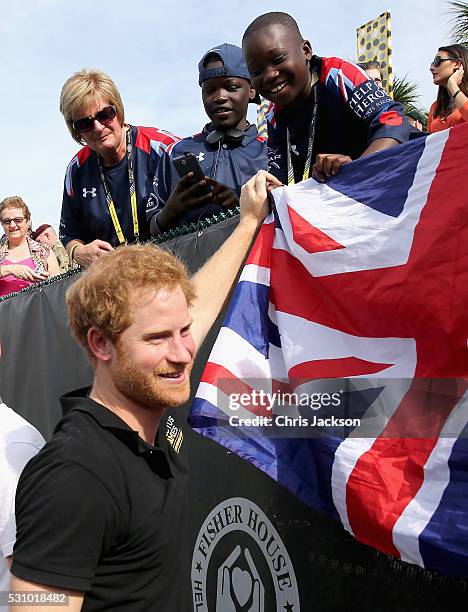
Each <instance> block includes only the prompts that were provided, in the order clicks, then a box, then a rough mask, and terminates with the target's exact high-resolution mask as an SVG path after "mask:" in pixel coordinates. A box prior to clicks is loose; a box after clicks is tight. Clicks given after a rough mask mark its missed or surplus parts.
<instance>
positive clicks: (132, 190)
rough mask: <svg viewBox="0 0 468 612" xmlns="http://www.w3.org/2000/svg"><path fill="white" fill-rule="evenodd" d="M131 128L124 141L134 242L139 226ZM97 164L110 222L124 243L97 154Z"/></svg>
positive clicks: (138, 232) (137, 235) (138, 233)
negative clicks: (125, 144)
mask: <svg viewBox="0 0 468 612" xmlns="http://www.w3.org/2000/svg"><path fill="white" fill-rule="evenodd" d="M131 132H132V128H131V127H129V129H128V130H127V133H126V135H125V138H126V143H127V166H128V181H129V183H130V203H131V206H132V219H133V235H134V236H135V240H136V242H138V238H139V235H140V231H139V227H138V211H137V201H136V190H135V174H134V171H133V145H132V136H131ZM98 166H99V172H100V174H101V181H102V184H103V186H104V191H105V194H106V202H107V208H108V209H109V214H110V217H111V219H112V223H113V224H114V229H115V233H116V234H117V238H118V239H119V243H120V245H124V244H126V242H127V241H126V240H125V238H124V235H123V232H122V228H121V227H120V221H119V218H118V216H117V211H116V210H115V205H114V201H113V199H112V196H111V193H110V189H109V185H108V182H107V178H106V175H105V174H104V170H103V168H102V164H101V160H100V159H99V156H98Z"/></svg>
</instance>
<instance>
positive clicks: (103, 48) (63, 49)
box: [0, 0, 450, 228]
mask: <svg viewBox="0 0 468 612" xmlns="http://www.w3.org/2000/svg"><path fill="white" fill-rule="evenodd" d="M275 10H281V11H285V12H288V13H290V14H291V15H292V16H293V17H294V18H295V19H296V20H297V22H298V24H299V27H300V29H301V31H302V34H303V36H304V38H306V39H308V40H310V42H311V44H312V48H313V50H314V52H315V53H317V55H322V56H331V55H334V56H337V57H342V58H344V59H347V60H353V61H354V60H355V58H356V32H355V31H356V28H357V27H359V26H360V25H362V24H363V23H366V22H367V21H369V20H371V19H373V18H374V17H377V16H378V15H379V14H380V13H382V12H384V11H385V10H390V12H391V16H392V44H393V69H394V72H395V73H396V75H397V76H404V75H407V76H408V78H409V79H410V80H411V81H413V82H415V83H417V84H418V86H419V91H420V93H421V98H420V105H421V106H422V107H423V108H426V109H428V108H429V106H430V104H431V103H432V101H433V100H434V99H435V97H436V93H437V90H436V87H435V86H434V85H433V84H432V80H431V76H430V73H429V63H430V60H431V59H432V58H433V57H434V55H435V53H436V51H437V48H438V47H439V46H440V45H442V44H446V43H448V42H449V41H450V37H449V31H450V27H449V25H450V24H449V21H450V15H449V14H448V11H447V3H446V2H445V1H444V0H394V1H392V0H387V1H386V2H381V1H380V0H360V1H359V2H347V1H340V0H327V2H323V3H319V2H317V1H316V0H311V1H310V2H305V1H304V0H301V1H290V2H288V1H286V0H285V1H283V2H282V3H281V4H280V3H275V2H265V1H264V0H257V1H256V2H255V3H254V2H251V1H244V0H231V1H230V2H220V1H219V0H218V1H213V0H204V1H203V2H200V3H195V2H193V1H190V0H178V1H171V2H168V1H167V0H166V1H160V0H132V1H131V2H129V1H128V0H126V1H122V0H113V2H102V3H96V4H94V3H90V4H89V5H88V4H86V3H78V2H68V1H65V0H22V1H21V2H13V1H12V0H0V14H1V15H2V19H1V21H0V57H1V64H0V65H1V71H2V79H1V80H2V82H1V86H0V87H1V89H0V91H1V94H0V133H1V145H2V146H1V147H0V168H1V179H0V200H2V199H3V198H5V197H7V196H12V195H19V196H21V197H22V198H23V199H24V200H25V202H26V203H27V204H28V206H29V208H30V210H31V212H32V219H33V226H34V227H37V226H38V225H40V224H42V223H50V224H52V225H53V226H55V227H56V228H57V227H58V221H59V218H60V208H61V202H62V191H63V177H64V173H65V169H66V166H67V164H68V162H69V161H70V159H71V158H72V157H73V155H74V154H75V153H76V152H77V150H78V149H79V145H77V144H76V143H75V142H74V141H73V140H72V138H71V136H70V134H69V132H68V130H67V128H66V125H65V122H64V120H63V117H62V115H61V114H60V112H59V108H58V107H59V96H60V91H61V88H62V85H63V83H64V82H65V81H66V79H67V78H68V77H69V76H70V75H71V74H72V73H73V72H75V71H77V70H79V69H81V68H100V69H101V70H104V72H106V73H107V74H108V75H109V76H110V77H111V78H112V79H113V80H114V82H115V83H116V85H117V87H118V89H119V91H120V94H121V96H122V99H123V102H124V105H125V112H126V119H127V121H128V122H129V123H131V124H133V125H146V126H155V127H159V128H163V129H166V130H169V131H171V132H173V133H175V134H177V135H179V136H187V135H189V134H192V133H195V132H199V131H200V129H201V128H202V127H203V125H204V124H205V123H206V122H207V118H206V116H205V113H204V110H203V106H202V103H201V95H200V88H199V86H198V80H197V78H198V74H197V64H198V61H199V60H200V58H201V57H202V55H203V54H204V52H205V51H207V50H208V49H210V48H211V47H213V46H215V45H218V44H221V43H223V42H229V43H233V44H237V45H239V46H240V42H241V39H242V34H243V32H244V30H245V28H246V27H247V26H248V25H249V23H250V22H251V21H252V20H253V19H255V17H257V16H258V15H261V14H262V13H266V12H268V11H275ZM252 111H253V109H252ZM249 118H250V120H251V121H252V120H254V115H253V114H252V113H251V114H250V116H249Z"/></svg>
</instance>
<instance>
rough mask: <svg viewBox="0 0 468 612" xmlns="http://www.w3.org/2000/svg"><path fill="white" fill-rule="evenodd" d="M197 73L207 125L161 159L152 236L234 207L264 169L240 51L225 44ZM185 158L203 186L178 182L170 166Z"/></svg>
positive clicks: (151, 210) (151, 207)
mask: <svg viewBox="0 0 468 612" xmlns="http://www.w3.org/2000/svg"><path fill="white" fill-rule="evenodd" d="M198 72H199V78H198V82H199V85H200V87H201V91H202V100H203V106H204V107H205V111H206V114H207V115H208V117H209V118H210V123H208V124H207V125H205V127H204V128H203V131H202V132H201V133H200V134H195V135H194V136H190V137H189V138H184V139H183V140H182V141H180V142H179V143H178V144H177V146H175V147H174V148H173V149H172V151H171V152H170V154H167V153H165V154H164V155H163V157H162V159H161V163H160V166H159V168H158V173H157V177H156V182H155V191H154V194H152V197H151V198H150V199H149V201H148V207H147V217H148V220H150V230H151V233H152V234H153V235H156V234H159V233H160V232H164V231H166V230H167V229H169V228H171V227H175V226H178V225H184V224H188V223H192V222H194V223H197V222H198V221H200V220H201V219H204V218H206V217H210V216H212V215H214V214H217V213H219V212H221V211H222V210H224V209H225V208H230V207H233V206H237V205H238V204H239V194H240V188H241V186H242V185H243V184H244V183H245V182H246V181H247V180H248V179H249V178H250V177H251V176H253V175H254V174H255V173H256V172H257V170H261V169H265V168H266V165H267V153H266V145H265V142H264V140H265V139H264V138H262V137H261V136H259V135H258V132H257V128H256V126H255V125H250V124H249V123H248V121H247V119H246V116H247V108H248V104H249V102H258V101H259V98H258V95H257V93H256V92H255V90H254V89H253V88H252V86H251V84H250V77H249V73H248V70H247V67H246V65H245V63H244V59H243V57H242V51H241V49H240V48H239V47H236V46H235V45H230V44H227V43H224V44H222V45H218V46H216V47H214V48H212V49H210V50H209V51H207V52H206V53H205V54H204V55H203V57H202V59H201V60H200V62H199V64H198ZM185 153H193V154H194V155H195V156H196V157H197V159H198V161H199V163H200V166H201V168H202V171H203V172H204V174H205V176H206V179H205V180H204V181H200V182H198V183H195V184H194V185H192V186H191V185H190V183H191V178H192V177H191V176H186V177H184V178H182V179H180V180H179V175H178V174H177V171H176V169H175V167H174V165H173V163H172V160H173V159H174V158H175V157H178V156H180V155H183V154H185ZM205 183H208V184H209V185H210V186H211V191H210V192H209V193H208V194H206V193H203V187H204V186H205V187H206V185H205Z"/></svg>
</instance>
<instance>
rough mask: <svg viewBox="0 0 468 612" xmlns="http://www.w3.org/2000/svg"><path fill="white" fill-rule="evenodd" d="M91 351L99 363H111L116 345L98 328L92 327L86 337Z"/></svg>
mask: <svg viewBox="0 0 468 612" xmlns="http://www.w3.org/2000/svg"><path fill="white" fill-rule="evenodd" d="M86 337H87V340H88V346H89V350H90V351H91V352H92V354H93V355H94V357H95V358H96V359H97V360H98V361H105V362H107V361H110V359H111V358H112V352H113V348H114V343H113V342H112V340H110V338H108V337H107V336H105V335H104V334H103V333H102V331H101V330H100V329H98V328H97V327H90V328H89V329H88V333H87V335H86Z"/></svg>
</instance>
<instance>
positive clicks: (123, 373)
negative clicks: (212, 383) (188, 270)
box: [110, 287, 195, 410]
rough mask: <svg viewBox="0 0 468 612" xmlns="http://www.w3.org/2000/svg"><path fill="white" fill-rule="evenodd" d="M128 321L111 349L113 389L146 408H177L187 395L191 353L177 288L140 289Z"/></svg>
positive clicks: (187, 320)
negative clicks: (127, 325)
mask: <svg viewBox="0 0 468 612" xmlns="http://www.w3.org/2000/svg"><path fill="white" fill-rule="evenodd" d="M132 321H133V322H132V324H131V325H130V326H129V327H128V328H127V329H126V330H125V331H124V332H123V333H122V334H121V336H120V338H119V341H118V342H117V343H116V345H115V347H114V350H115V354H114V356H113V359H112V362H111V364H110V367H111V371H110V374H111V377H112V380H113V382H114V384H115V386H116V388H117V389H118V390H119V391H120V393H122V394H123V395H124V396H125V397H127V398H128V399H130V400H131V401H132V402H134V403H135V404H137V405H138V406H140V407H146V408H148V409H150V410H155V409H161V408H171V407H176V406H181V405H182V404H184V403H185V402H187V401H188V399H189V396H190V371H191V369H192V365H193V358H194V354H195V343H194V341H193V338H192V334H191V331H190V325H191V322H192V318H191V316H190V313H189V311H188V307H187V300H186V299H185V295H184V293H183V291H182V289H181V288H180V287H177V288H176V289H174V290H172V291H171V290H168V289H160V290H159V291H157V292H155V291H154V290H151V289H148V290H144V291H143V292H142V294H141V295H140V296H139V297H138V299H137V300H136V302H135V304H134V306H133V308H132Z"/></svg>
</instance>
